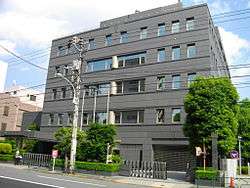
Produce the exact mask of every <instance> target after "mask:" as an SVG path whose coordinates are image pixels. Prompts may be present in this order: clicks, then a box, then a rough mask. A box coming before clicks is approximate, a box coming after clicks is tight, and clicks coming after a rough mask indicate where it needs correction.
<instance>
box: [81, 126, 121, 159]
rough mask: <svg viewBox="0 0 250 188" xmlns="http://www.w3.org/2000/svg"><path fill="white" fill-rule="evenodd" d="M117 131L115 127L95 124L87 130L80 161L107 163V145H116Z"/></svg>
mask: <svg viewBox="0 0 250 188" xmlns="http://www.w3.org/2000/svg"><path fill="white" fill-rule="evenodd" d="M115 135H116V129H115V126H114V125H105V124H99V123H94V124H91V125H90V128H89V129H87V130H86V143H85V144H83V145H82V146H81V149H80V153H79V155H78V158H79V159H80V160H87V161H98V162H105V160H106V154H107V144H110V145H111V146H114V145H115Z"/></svg>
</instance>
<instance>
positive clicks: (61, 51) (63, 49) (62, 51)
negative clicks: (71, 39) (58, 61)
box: [57, 46, 68, 56]
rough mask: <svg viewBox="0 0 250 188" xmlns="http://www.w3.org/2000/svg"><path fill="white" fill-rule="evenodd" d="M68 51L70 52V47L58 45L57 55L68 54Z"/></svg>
mask: <svg viewBox="0 0 250 188" xmlns="http://www.w3.org/2000/svg"><path fill="white" fill-rule="evenodd" d="M67 53H68V48H66V47H64V46H58V49H57V56H63V55H66V54H67Z"/></svg>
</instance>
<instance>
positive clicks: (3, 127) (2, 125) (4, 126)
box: [1, 123, 7, 131]
mask: <svg viewBox="0 0 250 188" xmlns="http://www.w3.org/2000/svg"><path fill="white" fill-rule="evenodd" d="M6 128H7V123H2V124H1V131H6Z"/></svg>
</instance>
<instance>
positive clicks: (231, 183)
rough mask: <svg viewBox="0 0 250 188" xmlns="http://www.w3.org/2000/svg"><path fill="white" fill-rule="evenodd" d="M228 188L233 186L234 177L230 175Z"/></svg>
mask: <svg viewBox="0 0 250 188" xmlns="http://www.w3.org/2000/svg"><path fill="white" fill-rule="evenodd" d="M229 187H230V188H235V185H234V178H233V177H230V186H229Z"/></svg>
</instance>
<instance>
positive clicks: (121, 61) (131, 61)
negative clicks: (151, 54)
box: [118, 52, 146, 67]
mask: <svg viewBox="0 0 250 188" xmlns="http://www.w3.org/2000/svg"><path fill="white" fill-rule="evenodd" d="M145 61H146V52H143V53H139V54H133V55H125V56H120V57H118V67H134V66H138V65H140V64H144V63H145Z"/></svg>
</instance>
